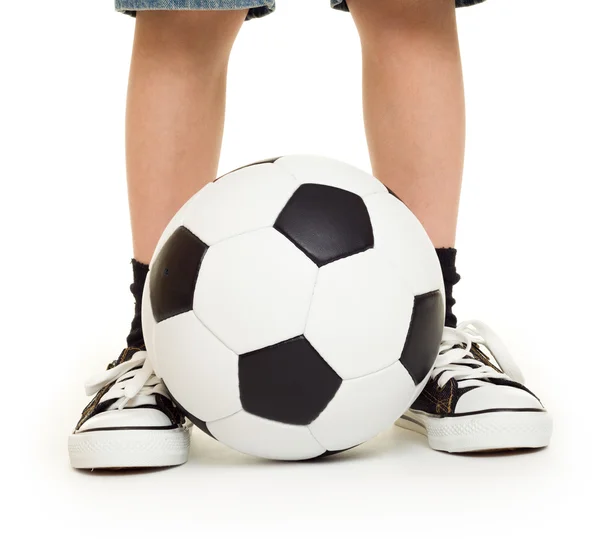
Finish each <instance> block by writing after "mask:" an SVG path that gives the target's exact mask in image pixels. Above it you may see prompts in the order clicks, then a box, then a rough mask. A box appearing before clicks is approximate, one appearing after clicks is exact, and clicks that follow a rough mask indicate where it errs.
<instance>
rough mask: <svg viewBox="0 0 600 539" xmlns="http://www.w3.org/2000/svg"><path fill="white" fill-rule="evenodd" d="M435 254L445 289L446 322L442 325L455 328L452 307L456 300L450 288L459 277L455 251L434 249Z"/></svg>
mask: <svg viewBox="0 0 600 539" xmlns="http://www.w3.org/2000/svg"><path fill="white" fill-rule="evenodd" d="M435 252H436V253H437V255H438V259H439V261H440V266H442V275H443V277H444V287H445V289H446V321H445V323H444V325H446V326H449V327H451V328H455V327H456V322H457V320H456V316H454V313H453V312H452V307H454V304H455V303H456V300H455V299H454V297H453V296H452V288H453V287H454V285H455V284H457V283H458V281H460V275H459V274H458V273H456V249H436V250H435Z"/></svg>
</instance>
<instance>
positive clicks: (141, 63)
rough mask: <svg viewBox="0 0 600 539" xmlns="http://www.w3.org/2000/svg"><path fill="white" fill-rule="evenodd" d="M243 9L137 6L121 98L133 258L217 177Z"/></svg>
mask: <svg viewBox="0 0 600 539" xmlns="http://www.w3.org/2000/svg"><path fill="white" fill-rule="evenodd" d="M245 16H246V11H245V10H241V11H194V12H190V11H140V12H138V14H137V22H136V30H135V40H134V46H133V56H132V61H131V72H130V79H129V93H128V99H127V126H126V127H127V177H128V187H129V204H130V211H131V223H132V230H133V250H134V257H135V259H136V260H138V261H140V262H143V263H148V262H149V261H150V258H151V256H152V253H153V251H154V247H155V246H156V243H157V242H158V238H159V236H160V234H161V233H162V230H163V229H164V227H165V226H166V224H167V223H168V222H169V220H170V219H171V217H173V215H174V214H175V212H176V211H177V210H178V209H179V208H180V207H181V206H182V205H183V203H184V202H185V201H186V200H187V199H188V198H189V197H190V196H191V195H192V194H194V193H195V192H196V191H198V189H200V188H201V187H202V186H203V185H205V184H206V183H207V182H209V181H211V180H213V179H214V178H215V175H216V172H217V165H218V160H219V152H220V148H221V140H222V135H223V122H224V114H225V86H226V78H227V64H228V60H229V53H230V51H231V47H232V45H233V42H234V40H235V37H236V35H237V33H238V31H239V29H240V27H241V25H242V22H243V21H244V18H245Z"/></svg>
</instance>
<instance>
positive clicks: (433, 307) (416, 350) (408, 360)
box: [400, 290, 445, 385]
mask: <svg viewBox="0 0 600 539" xmlns="http://www.w3.org/2000/svg"><path fill="white" fill-rule="evenodd" d="M444 316H445V313H444V300H443V298H442V294H441V292H440V291H439V290H436V291H434V292H427V294H422V295H420V296H415V302H414V305H413V312H412V317H411V321H410V327H409V328H408V334H407V336H406V342H405V343H404V349H403V350H402V356H401V357H400V363H402V365H404V367H405V368H406V370H407V371H408V373H409V374H410V376H411V378H412V379H413V381H414V383H415V384H417V385H418V384H420V383H421V382H422V381H423V380H424V379H425V377H426V376H427V375H428V374H429V371H430V370H431V367H432V366H433V364H434V362H435V359H436V357H437V354H438V350H439V347H440V343H441V341H442V331H443V330H444Z"/></svg>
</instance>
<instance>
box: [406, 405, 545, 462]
mask: <svg viewBox="0 0 600 539" xmlns="http://www.w3.org/2000/svg"><path fill="white" fill-rule="evenodd" d="M396 425H397V426H399V427H402V428H405V429H408V430H412V431H415V432H418V433H420V434H423V435H425V436H427V439H428V441H429V446H430V447H431V448H432V449H436V450H438V451H447V452H449V453H466V452H475V451H502V450H506V449H525V448H537V447H546V446H547V445H548V444H549V443H550V437H551V436H552V418H551V417H550V414H548V412H546V411H540V412H533V411H518V410H514V411H497V412H496V411H495V412H487V413H481V414H473V415H464V416H458V417H437V416H433V415H430V414H426V413H424V412H417V411H414V410H408V411H406V412H405V413H404V415H403V416H402V417H401V418H400V419H398V420H397V421H396Z"/></svg>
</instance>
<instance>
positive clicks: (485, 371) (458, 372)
mask: <svg viewBox="0 0 600 539" xmlns="http://www.w3.org/2000/svg"><path fill="white" fill-rule="evenodd" d="M473 343H476V344H478V345H483V346H484V347H485V348H487V349H488V350H489V351H490V353H491V354H492V356H493V358H492V359H493V360H495V361H496V363H497V365H498V367H499V368H500V370H501V371H503V372H498V371H497V370H495V369H494V368H493V367H490V366H489V365H486V364H485V363H482V362H481V361H479V360H477V359H475V357H474V356H473V354H472V353H471V346H472V344H473ZM440 374H441V376H440V377H439V379H438V380H437V384H438V386H439V387H443V386H444V385H445V384H446V383H447V382H448V381H449V380H450V379H451V378H454V379H455V380H457V381H458V382H459V383H460V386H461V387H474V386H482V385H484V384H485V380H484V379H486V378H488V379H489V378H504V379H505V380H514V381H515V382H519V383H521V384H522V383H523V382H524V379H523V374H522V373H521V371H520V370H519V368H518V367H517V365H516V363H515V362H514V360H513V358H512V356H511V354H510V352H509V351H508V349H507V348H506V346H505V345H504V344H503V343H502V341H501V340H500V338H499V337H498V335H496V333H494V331H492V329H491V328H490V327H489V326H488V325H486V324H484V323H483V322H480V321H479V320H468V321H466V322H463V323H462V324H460V325H459V326H458V327H457V328H456V329H454V328H448V327H445V328H444V333H443V335H442V344H441V346H440V352H439V355H438V358H437V360H436V362H435V367H434V369H433V372H432V374H431V376H432V378H435V377H436V376H438V375H440Z"/></svg>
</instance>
